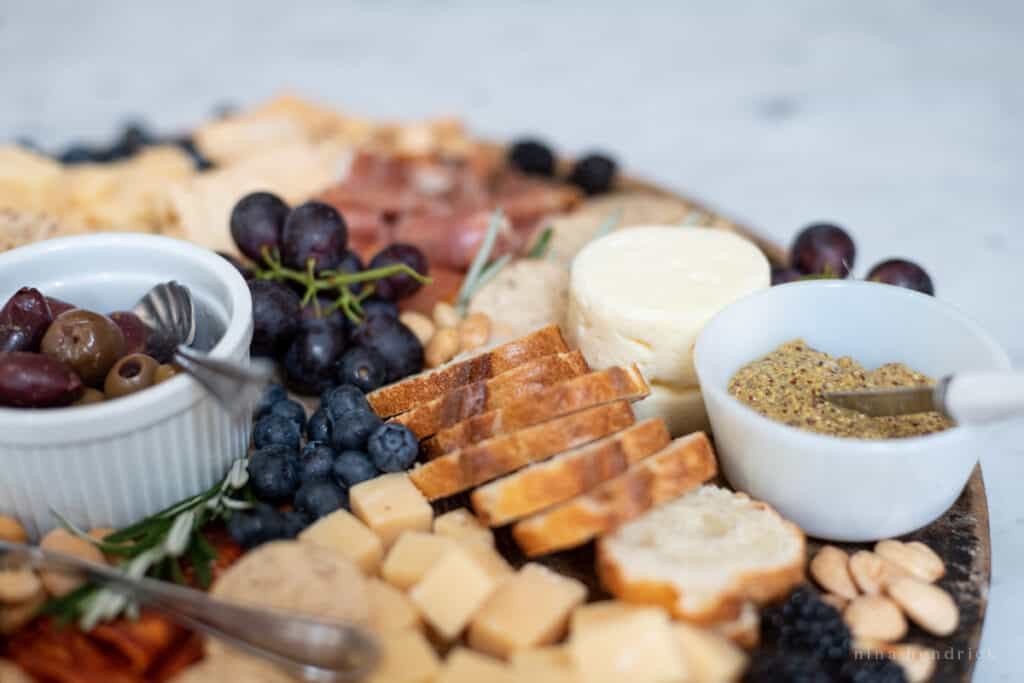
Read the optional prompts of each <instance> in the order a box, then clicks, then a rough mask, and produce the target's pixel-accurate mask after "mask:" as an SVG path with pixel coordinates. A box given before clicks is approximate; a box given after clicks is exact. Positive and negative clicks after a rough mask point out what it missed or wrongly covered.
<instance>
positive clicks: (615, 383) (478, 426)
mask: <svg viewBox="0 0 1024 683" xmlns="http://www.w3.org/2000/svg"><path fill="white" fill-rule="evenodd" d="M538 362H539V361H538ZM522 367H525V366H520V368H522ZM511 372H518V369H516V370H513V371H511ZM506 374H510V373H506ZM497 379H499V378H495V379H494V380H491V381H492V382H493V381H496V380H497ZM649 393H650V389H649V388H648V386H647V382H646V381H645V380H644V377H643V375H642V374H640V369H639V368H638V367H637V366H636V365H635V364H631V365H629V366H627V367H617V366H616V367H611V368H607V369H605V370H599V371H597V372H591V373H588V374H585V375H580V376H577V377H573V378H571V379H564V380H562V381H559V382H553V383H552V384H551V385H550V386H547V387H545V388H543V389H541V390H540V391H537V392H530V393H529V394H527V395H522V396H518V397H517V398H516V399H515V400H513V401H511V402H509V403H507V404H506V405H503V406H501V407H497V408H495V409H493V410H488V411H487V412H484V413H480V414H479V415H473V416H471V417H468V418H466V419H464V420H462V421H460V422H458V423H456V424H454V425H451V426H450V427H446V428H444V429H441V430H440V431H438V432H437V433H436V434H434V436H433V437H431V438H429V439H427V440H426V441H424V442H423V444H422V445H421V448H420V451H421V452H422V453H423V455H424V456H425V457H426V458H427V459H433V458H436V457H438V456H440V455H443V454H445V453H450V452H451V451H454V450H456V449H459V448H465V447H466V446H469V445H470V444H474V443H479V442H480V441H484V440H486V439H490V438H491V437H494V436H497V435H499V434H507V433H509V432H513V431H515V430H517V429H522V428H524V427H529V426H530V425H535V424H539V423H541V422H546V421H547V420H550V419H552V418H555V417H559V416H561V415H567V414H569V413H572V412H575V411H577V410H583V409H584V408H590V407H592V406H596V405H601V404H602V403H609V402H611V401H616V400H627V401H638V400H640V399H642V398H644V397H646V396H647V395H648V394H649ZM412 412H416V411H415V410H414V411H412ZM407 414H409V413H407ZM400 417H401V416H399V418H400ZM396 419H398V418H396ZM415 432H416V430H415V429H414V430H413V433H415Z"/></svg>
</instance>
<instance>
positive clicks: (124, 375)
mask: <svg viewBox="0 0 1024 683" xmlns="http://www.w3.org/2000/svg"><path fill="white" fill-rule="evenodd" d="M158 365H159V363H157V362H156V360H154V359H153V358H152V357H150V356H147V355H146V354H144V353H133V354H131V355H129V356H125V357H124V358H122V359H121V360H119V361H117V362H116V363H114V367H112V368H110V372H108V373H107V381H106V382H104V383H103V390H104V391H105V392H106V393H107V397H108V398H120V397H122V396H127V395H128V394H134V393H135V392H136V391H142V390H143V389H148V388H149V387H151V386H153V378H154V376H155V375H156V369H157V366H158Z"/></svg>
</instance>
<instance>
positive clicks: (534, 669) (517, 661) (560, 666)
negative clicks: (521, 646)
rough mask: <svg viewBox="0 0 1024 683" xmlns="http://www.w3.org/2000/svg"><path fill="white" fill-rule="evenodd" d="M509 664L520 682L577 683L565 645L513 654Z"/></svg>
mask: <svg viewBox="0 0 1024 683" xmlns="http://www.w3.org/2000/svg"><path fill="white" fill-rule="evenodd" d="M509 664H510V665H511V666H512V670H513V671H515V672H516V674H517V675H518V676H519V678H520V680H522V681H529V682H530V683H578V682H579V679H578V678H577V676H576V670H575V669H574V668H573V665H572V658H571V657H570V656H569V648H568V647H567V646H565V645H550V646H548V647H538V648H535V649H533V650H520V651H519V652H514V653H513V654H512V657H511V659H509Z"/></svg>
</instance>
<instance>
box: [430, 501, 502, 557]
mask: <svg viewBox="0 0 1024 683" xmlns="http://www.w3.org/2000/svg"><path fill="white" fill-rule="evenodd" d="M434 533H435V534H437V535H438V536H447V537H448V538H452V539H454V540H456V541H460V542H462V541H470V542H479V543H483V544H484V545H489V546H491V547H492V548H493V547H494V533H493V532H492V531H491V530H490V529H489V528H487V526H485V525H484V523H483V522H481V521H480V519H479V518H478V517H477V516H476V515H474V514H473V513H472V512H470V511H469V510H468V509H466V508H456V509H455V510H450V511H448V512H446V513H444V514H443V515H438V516H437V517H436V518H435V519H434Z"/></svg>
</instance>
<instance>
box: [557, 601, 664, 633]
mask: <svg viewBox="0 0 1024 683" xmlns="http://www.w3.org/2000/svg"><path fill="white" fill-rule="evenodd" d="M644 611H647V612H650V611H653V612H655V613H660V614H665V615H667V614H668V612H666V611H665V609H664V608H662V607H658V606H656V605H643V604H640V603H636V602H625V601H624V600H598V601H597V602H588V603H587V604H585V605H580V606H579V607H577V608H576V609H574V610H573V611H572V615H571V616H570V617H569V633H570V634H572V635H576V634H577V633H579V632H581V631H585V630H587V629H589V628H592V627H595V626H603V625H605V624H607V623H609V622H613V621H615V620H616V619H621V618H623V617H626V616H629V615H631V614H636V613H637V612H644Z"/></svg>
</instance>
